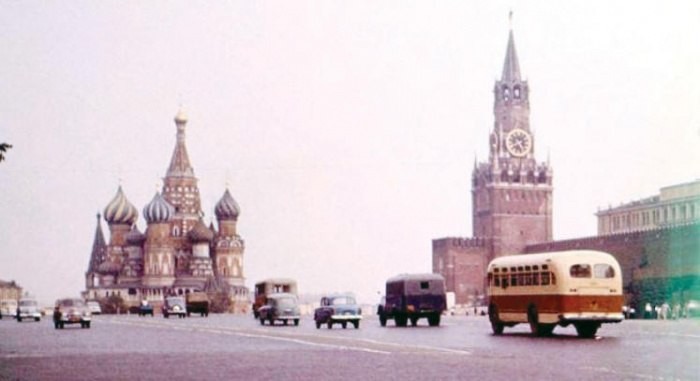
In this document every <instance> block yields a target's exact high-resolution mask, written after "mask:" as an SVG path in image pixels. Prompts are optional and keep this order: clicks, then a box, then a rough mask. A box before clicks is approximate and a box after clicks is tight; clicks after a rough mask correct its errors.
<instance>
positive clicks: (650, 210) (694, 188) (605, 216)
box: [596, 180, 700, 235]
mask: <svg viewBox="0 0 700 381" xmlns="http://www.w3.org/2000/svg"><path fill="white" fill-rule="evenodd" d="M596 216H597V217H598V235H608V234H619V233H629V232H635V231H640V230H649V229H658V228H665V227H673V226H680V225H687V224H691V223H697V222H699V221H700V180H695V181H693V182H689V183H684V184H677V185H672V186H667V187H664V188H661V190H660V191H659V194H658V195H655V196H651V197H647V198H643V199H641V200H636V201H633V202H630V203H626V204H622V205H620V206H617V207H614V208H613V207H609V208H608V209H606V210H599V211H598V213H596Z"/></svg>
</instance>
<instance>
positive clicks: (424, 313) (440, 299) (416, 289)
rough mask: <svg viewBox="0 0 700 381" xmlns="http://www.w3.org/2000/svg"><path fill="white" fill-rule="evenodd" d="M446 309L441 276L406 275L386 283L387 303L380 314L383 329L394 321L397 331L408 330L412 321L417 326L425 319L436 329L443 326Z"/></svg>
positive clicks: (443, 281) (443, 279) (385, 302)
mask: <svg viewBox="0 0 700 381" xmlns="http://www.w3.org/2000/svg"><path fill="white" fill-rule="evenodd" d="M446 307H447V297H446V295H445V278H443V277H442V275H439V274H403V275H398V276H395V277H393V278H389V279H388V280H387V281H386V296H385V301H384V304H383V305H380V306H379V308H378V311H377V313H378V315H379V322H380V323H381V325H382V327H384V326H386V321H387V320H388V319H394V323H395V324H396V326H397V327H405V326H406V323H407V322H408V321H409V320H410V321H411V325H413V326H415V325H416V324H417V323H418V319H420V318H423V317H425V318H428V324H429V325H430V326H431V327H434V326H438V325H440V316H441V315H442V312H443V311H445V308H446Z"/></svg>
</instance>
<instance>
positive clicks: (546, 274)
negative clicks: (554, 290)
mask: <svg viewBox="0 0 700 381" xmlns="http://www.w3.org/2000/svg"><path fill="white" fill-rule="evenodd" d="M540 276H541V277H542V278H541V279H542V285H543V286H548V285H549V272H547V271H543V272H541V273H540Z"/></svg>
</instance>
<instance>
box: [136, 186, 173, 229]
mask: <svg viewBox="0 0 700 381" xmlns="http://www.w3.org/2000/svg"><path fill="white" fill-rule="evenodd" d="M174 214H175V208H173V206H172V205H170V204H169V203H168V202H167V201H165V199H164V198H163V196H161V194H160V193H158V192H156V195H155V196H153V200H151V202H149V203H148V204H147V205H146V206H144V207H143V216H144V217H145V218H146V222H148V223H149V224H157V223H161V222H167V221H168V220H169V219H170V217H172V216H173V215H174Z"/></svg>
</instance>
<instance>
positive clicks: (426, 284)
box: [420, 282, 430, 290]
mask: <svg viewBox="0 0 700 381" xmlns="http://www.w3.org/2000/svg"><path fill="white" fill-rule="evenodd" d="M420 289H421V290H428V289H430V282H420Z"/></svg>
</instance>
